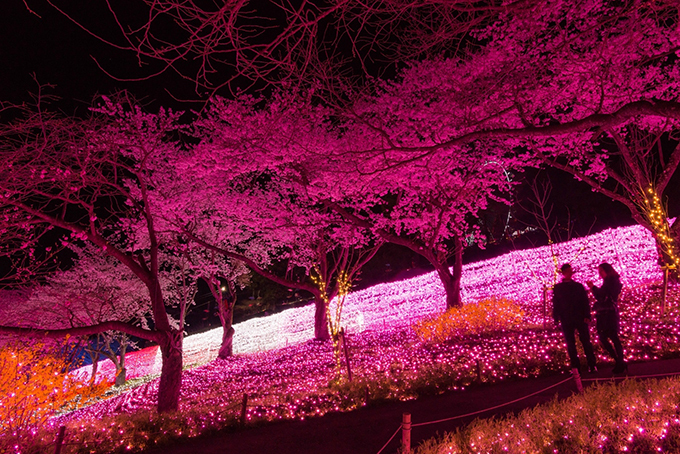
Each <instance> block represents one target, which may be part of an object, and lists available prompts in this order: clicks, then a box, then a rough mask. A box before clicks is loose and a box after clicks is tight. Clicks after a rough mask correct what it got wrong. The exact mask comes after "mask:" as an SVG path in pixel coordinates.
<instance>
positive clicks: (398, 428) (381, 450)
mask: <svg viewBox="0 0 680 454" xmlns="http://www.w3.org/2000/svg"><path fill="white" fill-rule="evenodd" d="M400 430H401V426H399V427H397V430H395V431H394V433H393V434H392V436H391V437H390V439H389V440H387V443H385V444H384V445H383V447H382V448H380V451H378V454H380V453H382V452H383V451H384V450H385V448H387V445H389V444H390V442H391V441H392V440H393V439H394V437H396V436H397V434H398V433H399V431H400Z"/></svg>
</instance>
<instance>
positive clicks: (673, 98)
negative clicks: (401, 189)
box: [346, 0, 680, 241]
mask: <svg viewBox="0 0 680 454" xmlns="http://www.w3.org/2000/svg"><path fill="white" fill-rule="evenodd" d="M546 4H547V5H549V6H550V7H546ZM546 4H543V3H539V4H536V5H531V4H526V5H525V6H526V7H523V8H512V9H509V10H507V11H503V12H501V13H499V15H498V17H497V20H496V21H495V22H494V23H493V24H489V25H488V26H486V27H485V28H483V29H478V30H475V31H474V32H473V33H472V36H473V37H474V39H475V40H476V42H478V43H479V44H480V45H479V46H478V47H476V49H475V51H474V52H471V53H468V54H466V55H462V56H456V57H453V58H446V59H445V58H437V59H430V60H423V61H419V62H411V63H410V64H409V66H408V67H407V68H406V69H405V70H404V71H403V72H402V74H401V75H400V77H399V78H398V80H396V81H393V82H389V83H388V82H385V83H384V84H383V85H382V87H381V88H380V89H379V90H378V94H377V95H375V96H372V97H369V98H366V99H365V100H363V101H361V102H359V103H356V104H355V105H354V106H353V109H351V110H350V111H349V112H347V113H346V115H348V116H354V117H356V118H357V119H358V120H360V121H363V122H365V123H366V124H367V125H369V126H370V128H372V129H374V130H375V131H376V133H377V134H380V135H382V136H383V137H384V140H383V142H382V143H379V144H376V143H375V142H371V143H369V144H367V145H366V146H365V147H364V148H363V149H356V150H355V151H354V153H355V155H356V156H359V157H360V158H361V159H362V162H363V160H371V159H372V160H382V167H383V168H384V169H390V168H392V167H394V166H401V165H407V164H408V163H411V162H417V161H423V160H426V159H427V158H429V157H432V156H436V155H441V154H443V155H445V156H447V155H448V156H456V155H461V154H462V153H464V152H465V150H466V149H468V147H472V149H475V150H488V151H490V152H492V153H493V150H498V149H500V150H505V152H507V154H508V155H509V157H513V156H514V159H510V160H506V161H504V162H503V165H504V166H507V167H509V168H513V167H521V166H523V165H541V164H548V165H551V166H554V167H556V168H559V169H562V170H565V171H568V172H570V173H572V174H573V175H574V176H575V177H576V178H578V179H581V180H583V181H586V182H587V183H589V184H590V185H591V186H592V187H593V188H594V189H595V190H597V191H600V192H602V193H603V194H605V195H608V196H610V197H612V198H613V199H614V200H618V201H620V202H622V203H624V204H625V205H626V206H628V207H629V209H630V210H631V213H632V215H633V217H634V218H635V219H636V220H637V221H638V222H640V223H641V224H642V225H645V226H647V227H648V228H650V229H652V230H653V231H654V232H655V233H658V232H656V229H655V228H653V225H652V222H650V219H649V215H648V214H649V206H650V199H649V194H650V193H649V191H650V190H651V191H652V194H653V195H658V197H659V199H662V198H663V197H662V195H663V191H664V190H665V189H666V188H667V187H668V184H669V182H670V181H671V178H673V176H674V175H675V174H676V170H677V166H678V162H680V150H679V149H678V148H677V142H678V141H677V139H676V136H677V128H678V120H679V119H680V103H678V90H679V88H680V87H679V86H678V84H677V80H678V73H679V71H680V69H679V67H678V65H677V52H678V50H679V49H680V35H679V33H680V32H679V31H678V28H677V23H678V8H677V5H676V4H675V3H672V2H658V3H654V4H649V3H644V2H636V1H632V2H624V3H621V4H611V3H608V2H601V1H597V0H582V1H578V2H546ZM366 105H368V106H373V107H370V108H368V109H367V108H366V107H365V106H366ZM375 106H378V107H375ZM362 165H363V164H362ZM666 230H668V231H670V232H671V236H676V237H677V233H678V230H680V224H675V225H674V226H672V227H671V228H666ZM657 236H659V235H657ZM676 241H677V239H676Z"/></svg>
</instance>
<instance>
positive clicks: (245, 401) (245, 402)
mask: <svg viewBox="0 0 680 454" xmlns="http://www.w3.org/2000/svg"><path fill="white" fill-rule="evenodd" d="M247 410H248V393H245V394H243V401H242V402H241V425H242V426H244V425H245V424H246V412H247Z"/></svg>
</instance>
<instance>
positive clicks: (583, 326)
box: [553, 263, 597, 372]
mask: <svg viewBox="0 0 680 454" xmlns="http://www.w3.org/2000/svg"><path fill="white" fill-rule="evenodd" d="M560 272H561V273H562V282H560V283H558V284H555V288H554V289H553V319H554V320H555V323H559V324H560V326H561V327H562V333H564V341H565V342H566V343H567V353H569V362H570V365H571V368H572V371H573V369H576V371H578V370H580V366H581V363H580V361H579V359H578V352H577V351H576V336H575V335H574V332H576V331H577V332H578V338H579V339H580V341H581V345H582V346H583V351H584V352H585V354H586V360H587V361H588V371H589V372H596V371H597V368H596V367H595V354H594V353H593V345H592V344H591V343H590V332H589V331H588V324H589V323H590V301H588V293H587V292H586V289H585V287H584V286H583V285H582V284H580V283H578V282H575V281H573V280H572V275H573V274H574V270H572V268H571V265H569V264H568V263H565V264H564V265H562V267H561V268H560Z"/></svg>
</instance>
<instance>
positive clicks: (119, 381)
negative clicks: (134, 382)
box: [115, 367, 127, 386]
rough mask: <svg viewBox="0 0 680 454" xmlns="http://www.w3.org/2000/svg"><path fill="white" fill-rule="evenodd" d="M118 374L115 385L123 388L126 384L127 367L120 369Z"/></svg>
mask: <svg viewBox="0 0 680 454" xmlns="http://www.w3.org/2000/svg"><path fill="white" fill-rule="evenodd" d="M117 372H118V373H117V374H116V382H115V385H116V386H123V385H124V384H125V380H126V373H127V369H125V367H121V368H120V369H118V370H117Z"/></svg>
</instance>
